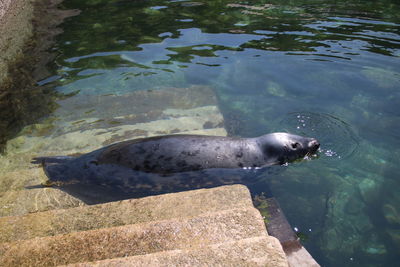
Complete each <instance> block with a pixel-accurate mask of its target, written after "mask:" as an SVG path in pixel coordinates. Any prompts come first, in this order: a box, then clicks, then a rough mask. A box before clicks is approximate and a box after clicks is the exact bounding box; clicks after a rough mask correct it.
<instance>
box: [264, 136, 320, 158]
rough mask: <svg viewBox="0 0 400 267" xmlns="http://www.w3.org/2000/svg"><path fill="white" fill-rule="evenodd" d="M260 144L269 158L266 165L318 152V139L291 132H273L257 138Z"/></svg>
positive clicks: (265, 155)
mask: <svg viewBox="0 0 400 267" xmlns="http://www.w3.org/2000/svg"><path fill="white" fill-rule="evenodd" d="M257 142H258V145H259V147H260V149H261V151H262V153H263V154H264V157H266V158H267V159H273V162H271V161H270V160H269V161H267V164H266V165H274V164H285V163H287V162H292V161H295V160H298V159H303V158H305V157H306V156H310V155H313V154H315V153H316V152H317V150H318V148H319V146H320V144H319V142H318V140H317V139H315V138H310V137H303V136H299V135H294V134H289V133H271V134H266V135H263V136H260V137H258V138H257Z"/></svg>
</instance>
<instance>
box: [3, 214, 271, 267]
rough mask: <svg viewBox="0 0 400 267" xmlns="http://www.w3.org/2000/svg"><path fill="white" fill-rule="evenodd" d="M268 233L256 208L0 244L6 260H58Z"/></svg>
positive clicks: (108, 256) (106, 256) (20, 262)
mask: <svg viewBox="0 0 400 267" xmlns="http://www.w3.org/2000/svg"><path fill="white" fill-rule="evenodd" d="M260 236H267V232H266V229H265V225H264V222H263V220H262V218H261V216H260V213H259V212H258V211H257V210H256V209H255V208H241V209H235V210H227V211H220V212H213V213H205V214H202V215H200V216H197V217H194V218H176V219H173V220H164V221H155V222H148V223H140V224H134V225H125V226H120V227H112V228H106V229H98V230H91V231H85V232H76V233H70V234H66V235H57V236H52V237H42V238H34V239H30V240H26V241H17V242H11V243H2V244H0V265H1V266H43V265H47V266H55V265H60V264H69V263H77V262H86V261H97V260H103V259H111V258H117V257H126V256H134V255H143V254H149V253H154V252H160V251H164V250H174V249H197V248H201V247H204V246H207V245H210V244H216V243H222V242H227V241H234V240H241V239H245V238H251V237H260Z"/></svg>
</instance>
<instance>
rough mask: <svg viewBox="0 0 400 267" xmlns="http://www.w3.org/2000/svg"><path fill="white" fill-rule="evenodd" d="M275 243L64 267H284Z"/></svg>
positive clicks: (265, 239)
mask: <svg viewBox="0 0 400 267" xmlns="http://www.w3.org/2000/svg"><path fill="white" fill-rule="evenodd" d="M280 247H281V245H280V243H279V241H278V240H277V239H276V238H274V237H272V236H262V237H253V238H246V239H242V240H239V241H230V242H224V243H220V244H213V245H209V246H205V247H202V248H199V249H192V250H180V249H177V250H169V251H162V252H156V253H152V254H147V255H138V256H131V257H122V258H114V259H107V260H102V261H96V262H85V263H76V264H70V265H68V267H107V266H130V267H134V266H158V267H163V266H175V267H179V266H235V267H240V266H265V267H268V266H270V267H287V266H288V263H287V261H286V258H285V255H284V253H283V252H282V250H281V248H280Z"/></svg>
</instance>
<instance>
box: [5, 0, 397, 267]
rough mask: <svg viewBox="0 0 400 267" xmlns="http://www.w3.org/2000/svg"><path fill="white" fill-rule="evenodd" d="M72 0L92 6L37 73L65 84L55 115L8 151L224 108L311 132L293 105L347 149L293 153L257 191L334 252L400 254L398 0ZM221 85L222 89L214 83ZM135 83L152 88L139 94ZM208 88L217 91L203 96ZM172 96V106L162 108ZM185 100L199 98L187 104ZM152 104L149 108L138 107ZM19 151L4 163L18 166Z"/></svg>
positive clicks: (243, 120)
mask: <svg viewBox="0 0 400 267" xmlns="http://www.w3.org/2000/svg"><path fill="white" fill-rule="evenodd" d="M63 5H64V7H65V8H79V9H81V10H82V13H81V14H80V15H79V16H77V17H73V18H70V19H69V20H67V21H66V22H65V23H64V25H63V29H64V32H63V33H62V34H61V35H60V36H59V37H58V41H57V44H56V46H55V49H56V50H57V51H58V53H59V56H58V57H57V59H56V61H55V63H56V64H55V65H57V66H58V67H57V68H55V69H54V70H53V71H54V76H52V77H48V78H47V79H46V80H43V81H40V84H42V85H48V86H54V88H55V89H56V90H57V91H58V92H59V93H60V95H62V94H64V95H65V97H64V98H62V99H60V101H59V105H60V107H59V109H58V110H57V111H56V112H55V113H53V115H52V116H50V117H49V118H47V120H43V121H42V122H41V123H38V124H35V125H31V126H30V128H27V129H25V130H24V132H22V133H21V135H20V136H19V137H18V138H17V139H14V140H12V141H10V142H9V146H8V147H9V156H8V157H9V158H10V157H12V155H13V154H18V155H19V157H18V159H15V162H17V163H19V164H22V165H23V163H22V162H29V156H24V155H23V154H21V153H22V152H29V153H31V154H29V153H28V154H29V155H30V156H31V155H32V153H33V154H39V155H43V154H46V153H49V152H51V153H53V154H56V153H57V152H60V151H65V152H64V153H62V154H68V153H75V152H82V151H87V150H89V149H92V148H96V147H99V146H102V145H103V144H106V143H107V142H114V141H118V140H123V139H124V138H132V137H135V136H145V132H147V133H153V134H157V132H158V134H161V133H170V132H174V131H175V132H176V131H181V130H182V129H183V128H184V127H188V128H187V129H186V130H196V129H197V130H202V129H205V128H207V127H210V125H212V127H211V128H212V129H214V128H218V127H220V126H221V125H222V117H221V116H220V113H219V110H220V111H221V112H222V113H223V115H224V123H225V126H226V129H227V130H228V132H229V134H231V135H239V136H244V137H246V136H258V135H261V134H265V133H267V132H271V131H277V130H280V131H282V130H291V131H293V132H294V133H298V134H301V133H302V131H306V130H310V128H306V129H304V128H301V127H300V129H297V126H299V124H298V122H299V121H298V120H297V117H295V118H294V117H292V116H293V114H298V115H306V114H311V115H312V118H313V120H312V121H311V122H312V123H313V125H315V127H312V128H311V129H312V130H313V132H315V134H316V135H317V137H318V135H319V136H321V138H323V139H324V140H323V141H322V145H321V149H323V150H324V151H325V152H327V151H328V150H330V151H332V153H338V154H339V155H340V156H341V158H340V159H339V158H338V157H327V156H324V155H323V156H321V157H320V158H319V159H316V160H312V161H306V162H302V163H298V164H293V165H289V166H288V167H285V171H284V172H278V173H276V174H268V175H267V176H265V177H264V179H260V181H259V182H257V183H256V184H255V185H253V186H252V187H251V189H252V191H253V192H254V193H259V192H264V191H268V192H271V193H272V194H273V195H274V196H275V197H277V198H278V199H279V201H280V204H281V206H282V208H283V209H284V210H285V214H286V216H287V217H288V218H289V221H290V222H291V224H292V225H293V226H296V227H297V228H298V229H299V231H301V232H302V233H307V236H308V239H307V240H305V241H304V244H305V245H306V247H307V248H308V249H309V250H310V252H311V254H312V255H313V256H314V257H316V259H317V260H318V261H319V262H320V263H321V264H322V265H323V266H380V265H386V266H394V265H395V263H397V262H398V261H399V255H398V251H399V249H400V230H399V229H400V209H399V208H398V207H399V206H400V205H399V203H400V197H399V194H398V193H397V191H396V188H398V187H399V186H400V181H399V179H398V173H399V172H400V169H399V166H398V164H397V162H398V158H399V156H400V149H399V147H400V146H399V137H400V119H399V118H400V116H399V115H400V109H399V108H398V107H399V105H400V91H399V86H400V73H399V69H400V64H399V56H400V32H399V28H400V27H399V23H400V15H399V14H400V6H399V4H398V3H397V2H396V1H394V0H378V1H362V2H360V1H355V0H354V1H353V0H350V1H344V0H339V1H337V0H336V1H333V0H332V1H329V0H326V1H322V0H312V1H302V0H295V1H289V2H288V1H281V0H271V1H261V0H258V1H256V0H254V1H246V2H242V1H234V0H221V1H206V0H202V1H197V2H189V1H166V0H158V1H123V0H96V1H95V0H88V1H78V0H69V1H65V3H63ZM193 85H201V86H200V87H193ZM171 88H175V89H171ZM184 88H186V89H184ZM188 88H191V89H188ZM196 88H197V89H196ZM199 88H203V89H199ZM204 88H208V89H204ZM211 88H212V89H211ZM146 90H148V91H146ZM180 90H181V91H180ZM182 90H183V91H182ZM186 90H188V91H186ZM203 90H205V91H203ZM189 91H190V92H191V93H189ZM196 91H199V92H200V93H199V94H198V95H197V96H195V93H194V92H196ZM210 91H212V92H213V93H212V94H215V95H216V96H215V95H214V96H212V94H210V93H204V92H210ZM140 92H148V94H150V95H147V94H146V93H145V94H143V93H140ZM152 92H153V93H154V92H157V93H159V94H161V95H159V96H158V98H157V97H156V96H154V94H153V93H152ZM164 93H165V95H164ZM136 94H139V95H140V94H143V95H141V97H142V98H140V99H141V100H140V101H139V102H135V103H134V104H131V101H133V99H134V98H136V97H137V96H138V95H136ZM168 94H169V96H167V95H168ZM171 94H172V95H173V96H171ZM182 95H183V96H185V97H182ZM203 95H208V97H206V98H205V99H208V100H205V101H199V102H196V100H195V99H197V97H200V96H203ZM191 96H193V97H191ZM164 98H165V99H170V100H168V101H170V102H169V103H170V104H171V103H172V104H171V105H173V106H174V108H172V109H171V108H170V107H166V106H164V107H163V108H160V109H157V106H158V105H162V103H163V99H164ZM154 99H158V100H157V101H158V102H157V101H155V100H154ZM173 99H176V100H177V101H178V102H179V100H181V101H180V103H177V102H174V101H172V100H173ZM153 100H154V101H153ZM189 100H190V101H189ZM188 101H189V102H190V103H193V104H192V105H191V106H190V107H184V106H182V105H183V103H186V102H188ZM140 103H145V104H142V107H140ZM217 104H218V108H217V107H216V106H217ZM147 105H149V106H151V107H152V108H151V109H148V110H147V111H146V112H144V113H143V114H147V115H146V116H148V119H146V116H145V115H143V114H142V116H140V115H139V114H140V113H141V112H140V111H141V110H142V108H143V109H145V107H144V106H147ZM135 107H136V111H134V110H133V109H135ZM126 110H132V113H133V114H134V116H133V115H132V116H130V114H127V113H126ZM182 110H184V111H182ZM128 113H129V112H128ZM196 114H199V116H197V115H196ZM324 114H329V115H324ZM208 117H212V118H213V119H212V120H210V123H211V124H210V123H208V121H207V120H206V119H204V118H208ZM196 118H197V119H198V118H202V119H201V123H200V122H199V121H198V120H197V119H196ZM332 118H335V119H332ZM154 120H156V121H158V123H157V124H156V125H155V124H152V123H151V121H154ZM161 121H162V123H161V124H160V122H161ZM193 121H195V122H196V123H197V124H196V123H195V125H194V124H191V123H192V122H193ZM129 122H130V123H136V124H135V125H134V126H131V127H129V126H127V125H129ZM178 122H179V123H181V124H176V123H178ZM342 122H345V123H347V124H348V125H347V124H345V123H342ZM140 123H142V124H140ZM219 124H221V125H219ZM49 125H50V126H52V128H49ZM137 125H140V127H138V126H137ZM175 125H180V126H179V127H177V128H176V129H175ZM188 125H190V127H189V126H188ZM218 125H219V126H218ZM189 128H190V129H189ZM44 129H48V130H44ZM138 129H139V130H138ZM165 129H167V130H165ZM183 130H185V129H183ZM221 131H222V130H221ZM221 131H214V132H213V134H223V132H224V131H222V132H221ZM307 135H312V134H307ZM46 138H47V139H46ZM57 138H58V139H57ZM44 140H45V141H44ZM58 144H62V145H58ZM324 145H325V147H324ZM32 151H34V152H32ZM353 151H354V152H353ZM51 153H50V154H51ZM327 153H328V154H329V152H327ZM6 162H9V161H6ZM11 165H12V164H8V165H6V166H8V167H6V169H4V170H3V172H4V171H10V173H12V172H11V171H13V169H12V166H11ZM7 168H8V169H7ZM13 175H14V174H9V175H8V177H15V176H17V175H14V176H13ZM30 182H31V183H32V185H34V184H35V183H34V182H33V181H30ZM1 184H2V191H4V190H6V189H4V188H7V186H10V184H12V185H15V186H26V185H30V184H29V182H26V183H25V184H22V182H16V181H14V180H12V181H11V180H7V182H4V181H2V183H1Z"/></svg>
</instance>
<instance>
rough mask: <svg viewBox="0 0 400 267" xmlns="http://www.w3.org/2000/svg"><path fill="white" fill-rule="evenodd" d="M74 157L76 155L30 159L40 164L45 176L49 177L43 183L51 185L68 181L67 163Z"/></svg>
mask: <svg viewBox="0 0 400 267" xmlns="http://www.w3.org/2000/svg"><path fill="white" fill-rule="evenodd" d="M74 159H76V157H71V156H55V157H37V158H34V159H33V160H32V163H36V164H41V165H42V168H43V170H44V172H45V174H46V176H47V178H49V180H48V181H47V182H45V183H44V184H43V185H44V186H52V185H54V184H56V183H57V182H67V181H69V179H68V178H69V177H68V176H69V175H68V173H69V170H68V169H69V168H68V166H67V165H68V163H70V162H71V161H72V160H74ZM54 182H55V183H54Z"/></svg>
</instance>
